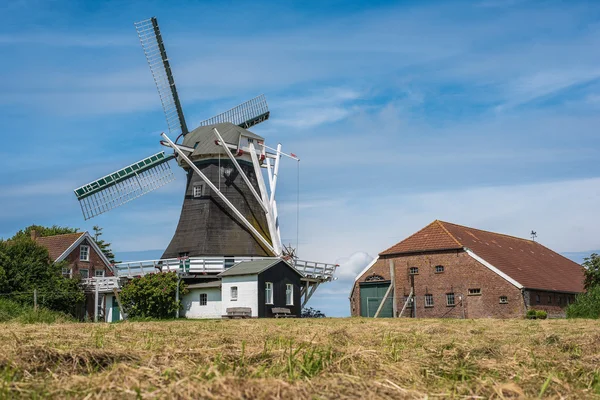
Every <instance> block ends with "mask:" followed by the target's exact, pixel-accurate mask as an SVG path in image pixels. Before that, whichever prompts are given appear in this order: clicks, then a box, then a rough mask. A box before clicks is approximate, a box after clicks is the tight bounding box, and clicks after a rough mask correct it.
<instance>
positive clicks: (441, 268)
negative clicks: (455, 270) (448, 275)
mask: <svg viewBox="0 0 600 400" xmlns="http://www.w3.org/2000/svg"><path fill="white" fill-rule="evenodd" d="M442 272H444V266H443V265H436V266H435V273H436V274H441V273H442Z"/></svg>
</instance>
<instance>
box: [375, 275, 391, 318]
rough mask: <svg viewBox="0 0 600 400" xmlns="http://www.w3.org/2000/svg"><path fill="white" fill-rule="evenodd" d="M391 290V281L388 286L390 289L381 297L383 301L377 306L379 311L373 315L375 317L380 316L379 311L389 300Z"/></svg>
mask: <svg viewBox="0 0 600 400" xmlns="http://www.w3.org/2000/svg"><path fill="white" fill-rule="evenodd" d="M391 291H392V284H391V283H390V286H389V287H388V290H387V291H386V292H385V295H384V296H383V299H381V303H380V304H379V307H378V308H377V312H375V315H373V318H377V317H379V313H380V312H381V310H382V309H383V305H384V304H385V301H386V300H387V298H388V296H389V295H390V292H391Z"/></svg>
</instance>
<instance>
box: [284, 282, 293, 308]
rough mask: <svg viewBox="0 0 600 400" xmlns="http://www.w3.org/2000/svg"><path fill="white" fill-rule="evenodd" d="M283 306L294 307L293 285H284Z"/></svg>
mask: <svg viewBox="0 0 600 400" xmlns="http://www.w3.org/2000/svg"><path fill="white" fill-rule="evenodd" d="M285 305H286V306H293V305H294V285H292V284H291V283H286V285H285Z"/></svg>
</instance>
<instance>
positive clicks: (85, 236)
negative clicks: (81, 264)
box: [54, 231, 114, 273]
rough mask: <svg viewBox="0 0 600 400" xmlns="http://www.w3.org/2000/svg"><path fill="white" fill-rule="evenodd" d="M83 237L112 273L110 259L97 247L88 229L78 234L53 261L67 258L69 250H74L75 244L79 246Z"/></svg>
mask: <svg viewBox="0 0 600 400" xmlns="http://www.w3.org/2000/svg"><path fill="white" fill-rule="evenodd" d="M84 239H88V242H89V243H90V244H91V245H92V247H93V248H94V250H95V251H96V253H97V254H98V255H99V256H100V258H101V259H102V261H103V262H104V264H106V266H107V267H108V269H109V270H110V271H111V272H113V273H114V271H113V267H112V266H111V265H110V261H109V260H108V258H106V256H105V255H104V252H103V251H102V250H101V249H100V247H98V245H97V244H96V242H95V241H94V239H92V236H91V235H90V234H89V232H88V231H85V232H84V233H83V235H81V236H79V239H77V240H76V241H74V242H73V244H71V245H70V246H69V247H68V248H67V249H66V250H65V251H64V252H63V253H62V254H61V255H60V256H58V258H57V259H56V260H55V261H54V262H60V261H62V260H64V259H65V258H67V256H68V255H69V254H71V252H72V251H73V250H75V248H76V247H77V246H79V245H80V244H81V242H83V240H84Z"/></svg>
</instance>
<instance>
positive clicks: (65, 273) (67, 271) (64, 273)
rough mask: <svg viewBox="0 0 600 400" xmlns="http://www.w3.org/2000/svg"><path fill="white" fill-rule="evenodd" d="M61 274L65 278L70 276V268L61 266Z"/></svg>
mask: <svg viewBox="0 0 600 400" xmlns="http://www.w3.org/2000/svg"><path fill="white" fill-rule="evenodd" d="M62 276H64V277H66V278H70V277H71V268H63V269H62Z"/></svg>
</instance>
